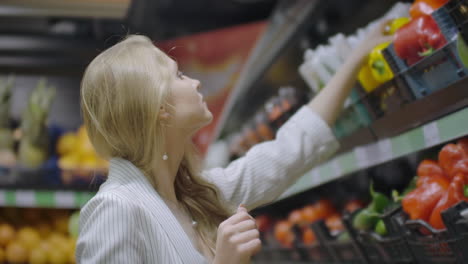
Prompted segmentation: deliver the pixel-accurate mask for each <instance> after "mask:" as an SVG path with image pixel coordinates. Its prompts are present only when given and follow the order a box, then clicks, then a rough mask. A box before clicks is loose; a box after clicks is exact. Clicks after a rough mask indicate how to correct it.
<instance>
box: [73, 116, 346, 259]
mask: <svg viewBox="0 0 468 264" xmlns="http://www.w3.org/2000/svg"><path fill="white" fill-rule="evenodd" d="M337 148H338V143H337V141H336V139H335V138H334V136H333V134H332V132H331V130H330V128H329V127H328V126H327V124H326V123H325V122H324V121H323V120H322V119H321V118H320V117H319V116H318V115H317V114H315V113H314V112H312V110H310V109H309V108H308V107H302V108H301V109H300V110H299V111H298V112H297V113H296V114H295V115H294V116H293V117H291V118H290V120H289V121H288V122H286V124H284V125H283V127H281V129H280V130H279V131H278V133H277V137H276V139H275V140H273V141H269V142H264V143H261V144H258V145H256V146H255V147H253V148H252V149H250V150H249V151H248V152H247V154H246V155H245V156H244V157H242V158H239V159H238V160H236V161H234V162H232V163H231V164H230V165H229V166H228V167H227V168H216V169H211V170H209V171H205V172H204V173H203V176H204V177H206V179H207V180H208V181H210V182H212V183H213V184H215V185H216V186H217V187H218V188H219V191H220V194H221V198H222V199H223V200H224V201H225V202H226V203H227V205H229V206H231V207H232V208H235V206H237V205H239V204H241V203H242V204H245V205H246V207H247V208H248V209H253V208H255V207H258V206H260V205H263V204H266V203H269V202H271V201H273V200H274V199H275V198H277V197H278V196H279V195H281V193H283V192H284V191H285V190H286V189H287V187H288V186H290V185H291V184H292V183H294V181H295V180H297V178H298V177H300V176H301V175H303V174H304V173H305V172H306V171H308V170H310V169H311V168H312V167H313V166H314V165H316V164H317V163H319V162H321V161H323V160H324V159H325V158H327V157H329V156H330V155H331V154H332V153H333V152H334V151H335V150H336V149H337ZM76 257H77V263H84V264H88V263H93V264H94V263H114V264H115V263H128V264H130V263H131V264H133V263H161V264H173V263H174V264H177V263H187V264H192V263H193V264H197V263H206V259H205V258H204V257H203V256H202V255H201V254H200V253H199V252H198V251H197V250H196V249H195V247H194V246H193V245H192V243H191V240H190V239H189V237H187V235H186V233H185V232H184V230H183V228H182V227H181V226H180V224H179V222H178V221H177V219H176V218H175V216H174V215H173V214H172V213H171V211H170V210H169V208H168V207H167V206H166V204H165V203H164V201H163V200H162V199H161V197H160V196H159V195H158V193H157V192H156V191H155V190H154V188H152V186H151V184H150V183H149V182H148V180H147V179H146V178H145V176H144V175H143V174H142V173H141V171H140V170H139V169H138V168H136V167H135V166H134V165H133V164H132V163H130V162H129V161H127V160H124V159H120V158H115V159H112V160H111V163H110V169H109V176H108V179H107V181H106V182H105V183H104V184H103V185H102V186H101V187H100V189H99V191H98V193H97V194H96V196H95V197H93V198H92V199H91V200H90V201H89V202H88V203H87V204H86V205H85V206H84V207H83V209H82V210H81V216H80V236H79V238H78V244H77V248H76Z"/></svg>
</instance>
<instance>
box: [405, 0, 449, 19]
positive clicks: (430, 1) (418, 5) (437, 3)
mask: <svg viewBox="0 0 468 264" xmlns="http://www.w3.org/2000/svg"><path fill="white" fill-rule="evenodd" d="M448 1H449V0H416V1H415V2H414V3H413V4H412V5H411V8H410V16H411V17H412V18H417V17H420V16H424V15H430V14H432V12H434V10H436V9H438V8H440V7H441V6H443V5H445V4H446V3H447V2H448Z"/></svg>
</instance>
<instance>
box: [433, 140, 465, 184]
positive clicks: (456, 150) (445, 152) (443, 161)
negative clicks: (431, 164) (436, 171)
mask: <svg viewBox="0 0 468 264" xmlns="http://www.w3.org/2000/svg"><path fill="white" fill-rule="evenodd" d="M466 158H468V157H467V154H466V153H465V151H464V150H463V148H462V147H461V146H460V145H456V144H447V145H445V146H444V147H443V148H442V150H441V151H440V152H439V164H440V167H442V169H443V170H444V171H445V173H446V174H447V175H448V176H449V178H453V176H455V173H454V167H455V165H456V164H457V163H458V162H459V161H461V160H464V159H466Z"/></svg>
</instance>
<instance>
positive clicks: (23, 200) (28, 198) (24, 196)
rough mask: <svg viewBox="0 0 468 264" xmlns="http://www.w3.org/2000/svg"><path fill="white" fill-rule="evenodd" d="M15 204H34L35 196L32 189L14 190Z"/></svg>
mask: <svg viewBox="0 0 468 264" xmlns="http://www.w3.org/2000/svg"><path fill="white" fill-rule="evenodd" d="M16 205H18V206H28V207H30V206H35V205H36V197H35V195H34V192H33V191H16Z"/></svg>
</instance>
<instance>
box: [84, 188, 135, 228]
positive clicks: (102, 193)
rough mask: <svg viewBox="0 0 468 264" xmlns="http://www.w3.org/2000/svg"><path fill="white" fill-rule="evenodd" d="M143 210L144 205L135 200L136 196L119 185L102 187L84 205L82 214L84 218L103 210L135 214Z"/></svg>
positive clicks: (113, 212) (109, 212)
mask: <svg viewBox="0 0 468 264" xmlns="http://www.w3.org/2000/svg"><path fill="white" fill-rule="evenodd" d="M103 187H106V186H103ZM141 210H142V207H141V206H140V204H139V203H138V202H137V201H135V196H134V195H133V196H132V195H131V193H129V192H127V191H126V190H125V188H122V187H119V186H117V187H113V188H100V189H99V191H98V192H97V193H96V195H95V196H94V197H93V198H91V199H90V200H89V201H88V202H87V203H86V204H85V205H84V206H83V208H82V209H81V212H80V215H81V218H83V220H84V219H86V218H88V217H89V216H91V215H93V214H100V213H102V212H103V211H106V213H108V214H134V213H137V212H138V211H141Z"/></svg>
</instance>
